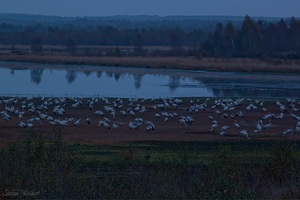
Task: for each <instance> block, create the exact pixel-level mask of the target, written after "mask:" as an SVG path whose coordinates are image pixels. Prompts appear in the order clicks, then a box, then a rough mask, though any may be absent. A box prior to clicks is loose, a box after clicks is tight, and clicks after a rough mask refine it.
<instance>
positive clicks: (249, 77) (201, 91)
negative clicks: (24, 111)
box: [0, 62, 300, 98]
mask: <svg viewBox="0 0 300 200" xmlns="http://www.w3.org/2000/svg"><path fill="white" fill-rule="evenodd" d="M0 84H1V86H0V88H1V90H0V95H2V96H77V97H89V96H94V95H101V96H109V97H133V96H134V97H149V98H151V97H153V96H154V97H258V98H273V97H276V98H286V97H290V98H299V97H300V76H299V74H298V75H279V74H259V73H232V72H204V71H185V70H165V69H147V68H128V67H105V66H103V67H96V66H88V65H49V64H36V63H18V62H0Z"/></svg>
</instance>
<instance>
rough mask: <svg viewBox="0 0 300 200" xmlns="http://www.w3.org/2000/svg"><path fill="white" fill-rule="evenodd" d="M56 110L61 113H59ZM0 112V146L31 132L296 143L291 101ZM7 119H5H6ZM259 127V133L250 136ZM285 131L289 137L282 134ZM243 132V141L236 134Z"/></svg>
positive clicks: (98, 104)
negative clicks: (285, 141)
mask: <svg viewBox="0 0 300 200" xmlns="http://www.w3.org/2000/svg"><path fill="white" fill-rule="evenodd" d="M61 108H62V110H63V112H59V111H58V109H61ZM0 110H1V118H0V140H1V142H2V144H5V143H7V142H13V141H19V140H22V139H25V138H26V137H27V135H28V134H31V133H41V134H42V135H43V136H44V137H46V138H49V139H51V138H53V137H54V135H56V134H60V135H61V136H62V138H63V140H64V141H65V142H67V143H82V144H92V145H96V144H116V143H124V142H130V141H147V140H148V141H150V140H151V141H224V140H225V141H226V140H228V141H240V140H278V139H281V138H283V137H284V138H288V139H292V140H299V139H300V132H299V130H298V132H297V123H299V119H300V117H299V116H300V111H299V110H300V102H299V101H298V100H292V99H281V100H270V99H243V98H240V99H227V98H226V99H225V98H224V99H220V98H210V99H208V98H207V99H206V98H192V99H190V98H184V99H181V98H169V99H167V98H166V99H111V98H104V97H100V96H95V97H93V98H84V99H81V98H19V97H16V98H14V97H2V98H1V103H0ZM100 111H101V112H100ZM6 114H7V115H9V119H5V117H4V116H5V115H6ZM297 117H298V118H297ZM87 118H90V124H88V123H87V121H86V119H87ZM79 119H81V120H79ZM78 120H79V122H78V123H75V122H76V121H78ZM260 120H261V121H260ZM100 121H102V122H103V121H105V122H106V123H107V124H108V125H109V127H107V126H104V125H103V123H99V122H100ZM147 121H151V122H152V123H153V124H154V126H155V128H154V127H153V129H154V130H152V129H149V130H148V131H147V128H148V126H149V122H147ZM20 122H22V123H23V127H22V126H21V123H20ZM51 122H52V123H51ZM130 123H132V124H133V125H134V126H135V127H130V125H129V124H130ZM258 123H259V124H260V126H261V129H260V130H259V131H255V130H257V129H258V128H257V127H258ZM24 124H25V125H24ZM213 124H217V125H213ZM237 124H238V125H239V126H240V127H237ZM30 126H32V127H30ZM225 126H228V127H225ZM213 127H214V128H213ZM287 129H291V131H292V132H291V133H287V134H284V133H283V132H284V131H286V130H287ZM243 130H244V131H247V133H248V136H245V135H243V134H242V133H241V131H243ZM222 131H223V132H224V133H221V132H222Z"/></svg>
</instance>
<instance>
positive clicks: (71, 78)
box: [66, 71, 77, 84]
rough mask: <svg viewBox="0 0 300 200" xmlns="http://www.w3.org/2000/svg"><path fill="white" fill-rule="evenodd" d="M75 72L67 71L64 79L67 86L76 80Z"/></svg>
mask: <svg viewBox="0 0 300 200" xmlns="http://www.w3.org/2000/svg"><path fill="white" fill-rule="evenodd" d="M76 76H77V75H76V72H75V71H67V74H66V79H67V81H68V83H69V84H71V83H73V82H74V81H75V79H76Z"/></svg>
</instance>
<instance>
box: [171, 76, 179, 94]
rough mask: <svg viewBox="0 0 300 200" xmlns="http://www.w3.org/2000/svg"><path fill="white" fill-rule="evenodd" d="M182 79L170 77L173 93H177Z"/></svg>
mask: <svg viewBox="0 0 300 200" xmlns="http://www.w3.org/2000/svg"><path fill="white" fill-rule="evenodd" d="M180 79H181V78H180V77H179V76H170V77H169V89H170V91H171V92H175V90H176V88H178V87H179V86H180Z"/></svg>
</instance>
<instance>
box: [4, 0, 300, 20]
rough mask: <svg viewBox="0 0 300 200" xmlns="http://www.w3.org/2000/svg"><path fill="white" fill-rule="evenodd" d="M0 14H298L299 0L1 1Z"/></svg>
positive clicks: (286, 15) (297, 15) (266, 15)
mask: <svg viewBox="0 0 300 200" xmlns="http://www.w3.org/2000/svg"><path fill="white" fill-rule="evenodd" d="M0 13H25V14H42V15H55V16H112V15H159V16H168V15H221V16H226V15H231V16H245V15H246V14H248V15H250V16H264V17H291V16H295V17H300V0H1V5H0Z"/></svg>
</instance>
